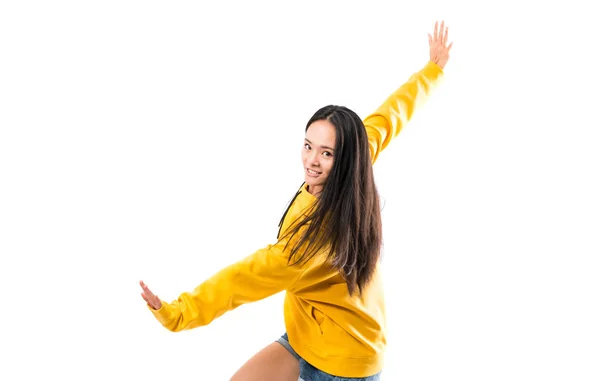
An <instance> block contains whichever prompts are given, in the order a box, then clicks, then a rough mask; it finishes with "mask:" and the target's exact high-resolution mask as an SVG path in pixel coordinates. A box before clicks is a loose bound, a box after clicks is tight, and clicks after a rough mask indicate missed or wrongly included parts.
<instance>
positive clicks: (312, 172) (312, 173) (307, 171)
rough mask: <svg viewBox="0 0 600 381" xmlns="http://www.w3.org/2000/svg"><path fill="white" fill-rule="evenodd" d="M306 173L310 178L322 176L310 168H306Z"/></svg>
mask: <svg viewBox="0 0 600 381" xmlns="http://www.w3.org/2000/svg"><path fill="white" fill-rule="evenodd" d="M306 173H308V174H309V175H310V176H319V175H320V174H321V172H317V171H314V170H312V169H310V168H306Z"/></svg>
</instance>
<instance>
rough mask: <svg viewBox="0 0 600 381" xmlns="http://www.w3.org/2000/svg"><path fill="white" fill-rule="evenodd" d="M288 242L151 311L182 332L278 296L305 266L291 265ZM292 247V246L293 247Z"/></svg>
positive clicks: (213, 277)
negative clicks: (252, 303) (289, 263)
mask: <svg viewBox="0 0 600 381" xmlns="http://www.w3.org/2000/svg"><path fill="white" fill-rule="evenodd" d="M284 247H285V241H283V240H282V241H279V242H278V243H276V244H275V245H268V246H267V247H265V248H263V249H260V250H258V251H256V252H255V253H254V254H252V255H249V256H247V257H246V258H244V259H242V260H241V261H239V262H237V263H234V264H232V265H230V266H228V267H226V268H224V269H222V270H221V271H219V272H217V273H216V274H215V275H213V276H212V277H211V278H209V279H208V280H206V281H205V282H203V283H202V284H200V285H199V286H198V287H196V288H195V289H194V291H192V292H185V293H183V294H181V295H180V296H179V298H178V299H177V300H174V301H173V302H171V303H166V302H164V301H163V303H162V306H161V308H160V309H158V310H154V309H153V308H151V307H150V306H148V309H149V310H150V311H151V312H152V313H153V314H154V316H155V317H156V319H157V320H158V321H159V322H160V323H161V324H162V325H163V326H164V327H165V328H167V329H168V330H170V331H173V332H178V331H182V330H186V329H192V328H196V327H199V326H204V325H207V324H209V323H210V322H212V321H213V320H214V319H216V318H218V317H219V316H221V315H223V314H224V313H225V312H227V311H231V310H233V309H235V308H237V307H238V306H240V305H242V304H244V303H250V302H254V301H258V300H261V299H264V298H266V297H268V296H271V295H274V294H276V293H278V292H280V291H283V290H286V289H288V288H290V287H291V286H293V285H294V284H295V282H296V281H297V280H298V278H299V277H300V275H302V273H303V271H304V267H302V266H298V265H288V255H289V254H288V250H284ZM290 247H291V245H290Z"/></svg>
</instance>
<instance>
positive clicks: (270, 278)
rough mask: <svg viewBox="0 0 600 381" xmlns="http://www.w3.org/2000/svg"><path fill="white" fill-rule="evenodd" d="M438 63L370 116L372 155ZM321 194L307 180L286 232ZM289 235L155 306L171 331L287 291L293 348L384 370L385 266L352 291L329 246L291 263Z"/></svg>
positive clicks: (330, 363)
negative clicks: (330, 261)
mask: <svg viewBox="0 0 600 381" xmlns="http://www.w3.org/2000/svg"><path fill="white" fill-rule="evenodd" d="M442 75H443V73H442V70H441V69H440V67H438V66H437V65H436V64H434V63H433V62H429V63H427V65H426V66H425V67H424V68H422V69H421V70H420V71H419V72H417V73H415V74H413V75H412V76H411V77H410V79H409V80H408V81H407V82H406V83H405V84H403V85H402V86H401V87H400V88H399V89H398V90H397V91H395V92H394V93H393V94H392V95H391V96H390V97H388V99H387V100H386V101H385V102H384V103H383V104H382V105H381V106H380V107H379V108H378V109H377V110H376V112H375V113H373V114H371V115H370V116H368V117H367V118H366V119H365V120H364V124H365V127H366V129H367V133H368V137H369V144H370V147H371V158H372V161H373V162H375V161H376V160H377V157H378V156H379V154H380V153H381V151H382V150H383V149H385V148H386V147H387V146H388V144H389V143H390V141H391V140H392V139H393V138H394V137H396V136H397V135H398V133H399V132H400V130H401V129H402V127H404V125H405V124H406V123H407V122H408V121H409V120H410V118H411V116H412V114H413V111H414V110H415V108H416V107H417V106H418V105H419V104H420V103H421V102H422V101H423V100H424V99H426V97H427V96H428V95H429V94H430V91H431V89H432V86H433V85H435V83H436V82H437V81H438V80H439V79H441V78H442ZM315 200H316V198H315V197H314V196H313V195H311V194H310V193H308V191H307V190H306V185H303V186H302V188H301V190H300V193H299V194H298V196H297V197H296V198H295V200H294V202H293V203H292V205H291V206H290V208H289V210H288V212H287V214H286V216H285V219H284V221H283V225H282V227H281V232H282V234H281V236H282V237H283V236H284V235H285V234H284V233H285V231H286V229H288V228H289V226H290V224H291V223H292V222H293V221H295V220H296V218H298V217H299V216H300V214H301V213H302V211H303V210H305V209H306V208H307V207H309V206H311V205H312V204H313V203H314V202H315ZM286 243H287V242H286V241H285V240H281V241H279V242H277V243H275V244H273V245H268V246H266V247H265V248H263V249H260V250H258V251H256V252H255V253H253V254H251V255H249V256H247V257H246V258H244V259H242V260H240V261H239V262H237V263H234V264H232V265H230V266H228V267H226V268H224V269H223V270H221V271H219V272H218V273H216V274H215V275H213V276H212V277H211V278H210V279H208V280H206V281H205V282H203V283H202V284H200V285H199V286H198V287H196V289H195V290H194V291H193V292H186V293H183V294H181V295H180V296H179V298H178V299H177V300H175V301H173V302H171V303H165V302H163V304H162V307H161V308H160V309H159V310H154V309H152V308H150V307H148V308H149V309H150V311H152V313H153V314H154V316H155V317H156V318H157V319H158V321H160V323H161V324H162V325H163V326H164V327H166V328H167V329H169V330H171V331H174V332H176V331H181V330H185V329H191V328H195V327H198V326H203V325H207V324H209V323H210V322H211V321H213V320H214V319H215V318H217V317H219V316H221V315H222V314H224V313H225V312H227V311H230V310H233V309H234V308H236V307H238V306H239V305H241V304H244V303H250V302H254V301H258V300H261V299H263V298H266V297H268V296H270V295H273V294H276V293H278V292H280V291H284V290H285V291H286V295H285V301H284V318H285V326H286V330H287V333H288V337H289V342H290V344H291V346H292V348H294V350H295V351H296V352H297V353H298V354H299V355H300V356H301V357H302V358H304V359H305V360H306V361H307V362H308V363H310V364H312V365H313V366H315V367H316V368H318V369H320V370H322V371H324V372H326V373H330V374H332V375H336V376H340V377H368V376H371V375H373V374H376V373H378V372H379V371H380V370H381V369H382V368H383V353H384V349H385V346H386V319H385V308H384V298H383V287H382V281H381V276H380V272H379V269H377V271H376V274H375V276H374V278H373V280H372V282H371V283H369V284H368V286H367V287H365V289H364V291H363V293H362V295H358V293H355V294H354V295H352V296H350V295H349V294H348V289H347V286H346V283H345V282H344V279H343V278H342V276H341V275H340V274H339V273H338V272H337V271H334V270H333V269H331V268H330V267H328V266H325V265H324V257H325V254H324V252H322V253H320V254H318V255H317V256H315V257H314V258H313V259H312V260H311V261H309V262H308V263H306V264H303V265H294V266H290V265H288V256H289V249H290V247H292V246H293V245H292V244H290V245H289V247H288V249H287V250H284V247H285V244H286Z"/></svg>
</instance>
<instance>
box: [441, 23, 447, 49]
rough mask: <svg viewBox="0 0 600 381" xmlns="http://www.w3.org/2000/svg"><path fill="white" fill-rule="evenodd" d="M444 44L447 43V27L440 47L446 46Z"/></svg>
mask: <svg viewBox="0 0 600 381" xmlns="http://www.w3.org/2000/svg"><path fill="white" fill-rule="evenodd" d="M446 42H448V27H446V30H445V31H444V39H443V40H442V45H444V46H446Z"/></svg>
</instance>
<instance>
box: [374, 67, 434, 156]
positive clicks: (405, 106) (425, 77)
mask: <svg viewBox="0 0 600 381" xmlns="http://www.w3.org/2000/svg"><path fill="white" fill-rule="evenodd" d="M442 77H443V71H442V69H441V68H440V67H439V66H438V65H436V64H435V63H433V62H431V61H429V62H428V63H427V65H425V67H424V68H423V69H421V70H420V71H419V72H417V73H415V74H413V75H412V76H411V77H410V78H409V79H408V81H406V83H404V84H403V85H402V86H400V88H398V90H396V91H395V92H394V93H393V94H392V95H390V96H389V97H388V98H387V99H386V101H385V102H384V103H383V104H382V105H381V106H379V108H378V109H377V110H376V111H375V112H374V113H373V114H371V115H369V116H368V117H367V118H366V119H365V120H364V125H365V128H366V130H367V136H368V138H369V145H370V147H371V162H373V163H375V161H376V160H377V157H378V156H379V154H380V153H381V151H383V150H384V149H385V148H386V147H387V146H388V144H389V143H390V141H391V140H392V139H393V138H395V137H396V136H398V134H399V133H400V130H402V128H403V127H404V126H405V125H406V123H408V121H409V120H410V119H411V117H412V115H413V112H414V111H415V109H416V108H418V107H419V106H420V105H421V104H422V103H423V102H424V101H425V100H426V98H427V97H428V96H429V95H430V93H431V90H432V89H433V87H434V86H435V85H436V84H437V83H438V82H439V81H440V80H441V78H442Z"/></svg>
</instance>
